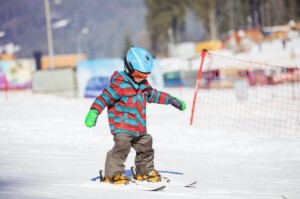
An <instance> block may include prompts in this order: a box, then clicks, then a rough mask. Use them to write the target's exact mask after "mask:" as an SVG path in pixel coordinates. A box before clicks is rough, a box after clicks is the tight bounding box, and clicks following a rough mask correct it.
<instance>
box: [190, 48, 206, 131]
mask: <svg viewBox="0 0 300 199" xmlns="http://www.w3.org/2000/svg"><path fill="white" fill-rule="evenodd" d="M206 54H207V50H206V49H203V50H202V51H201V62H200V67H199V71H198V75H197V81H196V86H195V92H194V99H193V105H192V112H191V119H190V125H193V120H194V111H195V105H196V98H197V93H198V88H199V83H200V80H201V77H202V67H203V63H204V58H205V56H206Z"/></svg>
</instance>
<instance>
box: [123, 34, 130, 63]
mask: <svg viewBox="0 0 300 199" xmlns="http://www.w3.org/2000/svg"><path fill="white" fill-rule="evenodd" d="M131 46H132V42H131V39H130V36H129V34H128V33H126V34H125V38H124V48H123V54H122V55H123V57H125V56H126V54H127V51H128V49H129V48H130V47H131Z"/></svg>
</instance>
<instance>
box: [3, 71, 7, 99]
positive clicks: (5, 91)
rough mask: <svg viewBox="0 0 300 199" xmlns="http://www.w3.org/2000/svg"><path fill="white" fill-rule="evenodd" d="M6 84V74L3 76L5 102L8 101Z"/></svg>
mask: <svg viewBox="0 0 300 199" xmlns="http://www.w3.org/2000/svg"><path fill="white" fill-rule="evenodd" d="M7 92H8V82H7V78H6V74H4V95H5V101H8V93H7Z"/></svg>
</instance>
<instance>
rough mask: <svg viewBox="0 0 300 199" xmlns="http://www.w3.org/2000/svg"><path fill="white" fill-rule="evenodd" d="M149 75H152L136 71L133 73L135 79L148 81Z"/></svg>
mask: <svg viewBox="0 0 300 199" xmlns="http://www.w3.org/2000/svg"><path fill="white" fill-rule="evenodd" d="M149 75H150V73H142V72H139V71H137V70H134V71H133V73H132V76H133V77H135V78H144V79H146V78H147V77H148V76H149Z"/></svg>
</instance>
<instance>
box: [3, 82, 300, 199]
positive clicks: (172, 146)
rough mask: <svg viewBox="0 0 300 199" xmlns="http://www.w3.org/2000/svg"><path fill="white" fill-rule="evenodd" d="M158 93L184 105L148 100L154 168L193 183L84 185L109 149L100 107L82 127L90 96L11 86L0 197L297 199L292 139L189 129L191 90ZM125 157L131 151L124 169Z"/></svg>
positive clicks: (299, 179)
mask: <svg viewBox="0 0 300 199" xmlns="http://www.w3.org/2000/svg"><path fill="white" fill-rule="evenodd" d="M165 91H167V92H169V93H171V94H172V95H175V96H179V97H181V98H184V99H185V100H186V101H187V110H186V111H185V112H180V111H178V110H176V109H175V108H173V107H171V106H164V105H156V104H149V105H148V131H149V133H150V134H151V135H152V136H153V139H154V148H155V166H156V169H157V170H161V171H176V172H181V173H184V175H183V176H182V178H183V179H185V180H187V179H188V180H197V181H198V184H197V186H196V187H195V188H182V187H175V186H173V187H172V186H169V187H167V188H166V189H165V190H164V191H159V192H145V191H136V190H133V189H126V188H124V187H121V188H120V187H116V188H114V187H113V188H111V186H100V185H99V184H98V183H95V182H92V181H91V179H92V178H94V177H96V176H97V175H98V170H99V169H101V168H103V167H104V161H105V156H106V153H107V151H108V150H110V149H111V147H112V146H113V139H112V136H111V135H110V132H109V128H108V122H107V116H106V112H104V113H103V114H102V115H101V116H100V117H99V118H98V122H97V126H96V127H95V128H91V129H88V128H86V127H85V126H84V118H85V115H86V113H87V111H88V109H89V107H90V105H91V103H92V101H93V99H82V98H63V97H56V96H52V95H47V94H34V93H31V91H11V92H9V93H8V101H5V95H4V93H3V92H0V153H1V159H0V198H5V199H10V198H22V199H37V198H38V199H40V198H46V199H47V198H49V199H50V198H57V199H58V198H64V199H65V198H70V199H74V198H80V199H82V198H89V199H90V198H125V199H132V198H137V197H139V198H144V199H147V198H175V199H176V198H205V199H285V198H287V199H299V198H300V189H299V187H300V170H299V168H300V138H299V136H283V135H280V136H279V135H266V134H260V133H255V132H253V133H246V132H242V131H241V132H236V133H228V132H223V131H221V130H218V131H216V130H210V129H202V128H197V127H193V126H189V117H190V109H191V102H192V98H193V89H187V88H183V89H181V90H177V89H165ZM133 161H134V150H132V152H131V154H130V155H129V157H128V160H127V161H126V168H127V169H129V168H130V167H131V166H132V165H133ZM169 177H170V178H171V179H176V178H177V179H181V177H180V176H176V175H174V176H172V175H171V176H169Z"/></svg>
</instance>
